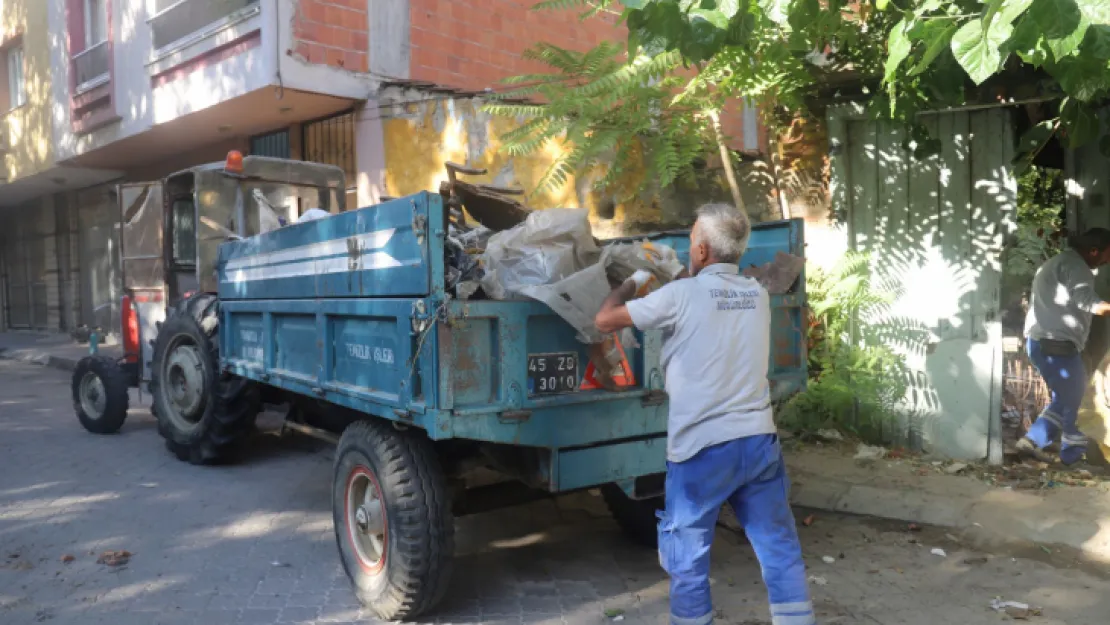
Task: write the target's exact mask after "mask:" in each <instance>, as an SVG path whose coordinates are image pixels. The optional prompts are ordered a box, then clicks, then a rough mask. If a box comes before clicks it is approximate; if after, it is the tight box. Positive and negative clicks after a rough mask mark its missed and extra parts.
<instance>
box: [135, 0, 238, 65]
mask: <svg viewBox="0 0 1110 625" xmlns="http://www.w3.org/2000/svg"><path fill="white" fill-rule="evenodd" d="M154 10H155V14H154V17H152V18H150V31H151V37H152V40H153V48H154V50H155V55H156V56H163V55H166V54H171V53H172V52H173V51H174V50H177V49H180V48H183V47H185V46H188V45H189V44H190V43H192V42H193V41H194V40H199V39H203V38H205V37H208V36H209V35H211V34H213V33H215V32H216V31H219V30H221V29H223V28H226V27H228V26H229V25H231V24H233V23H235V22H238V21H240V20H242V19H246V18H247V17H249V16H250V15H254V14H256V13H257V12H258V11H260V7H259V0H156V1H155V3H154Z"/></svg>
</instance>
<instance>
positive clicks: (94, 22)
mask: <svg viewBox="0 0 1110 625" xmlns="http://www.w3.org/2000/svg"><path fill="white" fill-rule="evenodd" d="M107 1H108V0H85V48H86V49H88V48H91V47H93V46H95V45H97V44H99V43H104V42H105V41H108V7H106V6H105V5H104V3H105V2H107Z"/></svg>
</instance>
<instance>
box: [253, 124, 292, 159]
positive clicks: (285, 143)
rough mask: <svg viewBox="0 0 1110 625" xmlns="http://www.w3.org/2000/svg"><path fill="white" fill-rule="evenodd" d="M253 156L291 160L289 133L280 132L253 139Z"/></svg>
mask: <svg viewBox="0 0 1110 625" xmlns="http://www.w3.org/2000/svg"><path fill="white" fill-rule="evenodd" d="M251 155H252V156H269V157H272V158H289V131H288V130H279V131H277V132H271V133H269V134H265V135H258V136H255V137H251Z"/></svg>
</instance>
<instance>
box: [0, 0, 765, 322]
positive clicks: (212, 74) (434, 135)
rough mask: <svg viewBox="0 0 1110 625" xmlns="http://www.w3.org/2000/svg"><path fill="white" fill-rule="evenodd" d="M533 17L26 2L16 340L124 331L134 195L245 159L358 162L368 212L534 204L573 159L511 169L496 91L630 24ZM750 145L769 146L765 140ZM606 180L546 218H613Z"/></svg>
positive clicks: (11, 76)
mask: <svg viewBox="0 0 1110 625" xmlns="http://www.w3.org/2000/svg"><path fill="white" fill-rule="evenodd" d="M532 4H534V2H532V0H456V1H452V2H445V1H443V0H56V1H51V2H42V1H41V0H22V1H18V0H6V1H5V2H4V3H3V7H4V9H3V11H4V13H3V42H2V43H0V51H3V53H4V55H5V57H6V63H4V65H3V66H4V67H6V68H7V76H6V78H7V79H6V80H4V81H0V83H3V84H5V85H8V90H7V93H8V95H7V97H8V99H9V103H8V106H7V107H5V108H4V109H3V110H7V111H8V113H7V115H6V116H5V118H4V120H3V124H0V128H2V129H3V130H2V132H4V133H6V134H4V135H0V138H3V139H6V140H7V143H0V148H2V147H5V146H6V148H7V149H6V152H5V157H4V159H5V171H6V173H7V176H8V177H7V180H0V233H2V234H0V236H2V237H3V238H0V248H2V253H0V257H2V259H3V261H2V271H0V283H2V287H3V288H2V289H0V298H2V302H3V307H2V309H3V313H0V314H2V320H0V322H2V323H0V325H2V328H0V329H4V330H9V329H26V330H47V331H67V330H71V329H73V328H74V327H76V326H78V325H90V326H100V327H103V328H105V329H110V328H111V327H113V325H114V319H116V318H118V316H117V314H116V313H115V311H114V310H113V307H114V306H118V304H117V303H118V301H119V297H120V295H121V293H120V278H119V241H118V233H117V225H116V224H117V222H118V220H119V208H118V199H117V197H116V195H117V188H116V185H118V184H120V183H127V182H138V181H145V180H153V179H158V178H161V177H164V176H166V175H168V174H170V173H172V172H174V171H178V170H181V169H184V168H187V167H191V166H193V165H197V164H200V163H204V162H210V161H216V160H222V159H223V158H224V157H225V156H226V154H227V152H228V151H229V150H231V149H236V150H240V151H242V152H243V153H245V154H260V155H266V156H275V157H281V158H291V159H302V160H310V161H317V162H325V163H329V164H333V165H338V166H340V167H342V168H343V169H344V171H345V172H346V173H347V180H348V183H347V184H348V202H347V205H348V206H364V205H367V204H371V203H373V202H376V201H378V199H379V198H380V197H381V196H383V195H397V194H401V193H410V192H413V191H418V190H425V189H426V190H433V189H435V188H437V186H438V182H439V180H440V179H442V177H443V172H444V170H443V164H444V162H445V161H447V160H455V161H460V162H466V163H468V164H473V165H477V166H483V167H487V168H488V169H489V170H490V175H489V179H490V180H493V181H496V182H497V183H499V184H507V185H520V186H524V187H525V188H530V183H534V182H535V180H537V179H538V177H539V175H540V174H542V171H543V170H544V169H545V168H546V166H547V165H549V164H550V162H551V161H552V159H553V158H556V157H557V154H550V153H547V154H538V155H535V156H530V157H526V158H521V157H517V158H511V157H509V156H508V155H506V154H503V153H500V152H499V151H498V146H499V141H498V139H497V137H498V135H499V134H500V133H503V132H504V131H506V130H508V127H507V126H506V123H507V122H506V121H505V120H493V119H490V118H489V116H488V115H485V114H484V113H483V112H482V111H481V101H482V94H483V93H486V92H487V90H490V89H494V88H497V87H498V85H499V83H500V81H501V80H502V79H503V78H505V77H508V76H512V75H516V74H520V73H524V72H527V71H530V70H531V69H533V68H531V67H530V66H529V65H528V63H527V62H526V61H525V60H523V59H522V58H521V53H522V52H523V51H524V50H525V49H527V48H528V47H530V46H531V45H533V44H534V43H536V42H538V41H540V40H544V41H549V42H552V43H554V44H556V45H561V46H565V47H578V48H582V49H585V48H586V47H589V46H592V45H594V44H596V43H597V42H599V41H601V40H603V39H605V38H623V37H624V34H623V33H622V32H620V30H619V29H620V28H621V27H620V26H619V25H618V24H616V22H615V20H613V19H604V18H602V19H595V20H590V21H587V22H585V23H583V22H580V21H579V20H578V18H577V15H576V14H575V12H573V11H566V12H554V13H552V12H545V13H537V12H535V11H532V10H530V9H531V6H532ZM17 85H18V86H17ZM13 94H14V95H13ZM0 100H3V94H2V93H0ZM0 104H5V103H4V102H0ZM748 122H754V112H750V119H746V120H743V121H742V122H741V123H739V124H734V128H740V129H743V128H751V127H754V126H749V124H748ZM736 134H737V132H735V131H734V132H733V135H734V136H735V135H736ZM736 141H737V145H738V146H746V147H751V145H752V142H753V137H752V136H751V132H750V130H749V136H748V139H747V141H744V139H743V137H736ZM586 182H587V181H571V182H570V183H568V186H567V188H566V189H564V190H562V191H558V192H553V193H551V194H548V195H546V196H543V197H539V198H538V199H537V206H539V207H547V206H557V205H562V206H593V205H595V204H597V200H596V198H592V197H591V195H590V193H589V192H588V188H587V187H588V186H589V185H588V184H586ZM531 186H534V185H531ZM291 216H293V215H291ZM618 216H619V215H618ZM607 217H608V218H610V220H611V219H612V218H613V215H607ZM649 220H650V218H649Z"/></svg>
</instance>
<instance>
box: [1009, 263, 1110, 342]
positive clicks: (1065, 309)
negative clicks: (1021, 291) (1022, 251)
mask: <svg viewBox="0 0 1110 625" xmlns="http://www.w3.org/2000/svg"><path fill="white" fill-rule="evenodd" d="M1031 300H1032V301H1030V302H1029V312H1028V313H1026V315H1025V336H1027V337H1029V338H1031V339H1034V340H1037V341H1040V340H1044V339H1050V340H1054V341H1070V342H1071V343H1074V344H1075V346H1076V348H1078V349H1079V351H1083V347H1084V346H1085V345H1086V344H1087V335H1088V334H1089V333H1090V331H1091V315H1092V314H1093V313H1094V309H1095V307H1096V306H1098V305H1099V304H1100V303H1102V298H1101V297H1099V295H1098V293H1096V292H1095V274H1094V272H1093V271H1091V268H1090V267H1089V266H1088V265H1087V261H1085V260H1083V257H1082V256H1080V255H1079V252H1076V251H1075V250H1073V249H1068V250H1065V251H1063V252H1060V253H1059V254H1057V255H1056V256H1055V257H1053V258H1050V259H1049V260H1048V262H1046V263H1045V264H1043V265H1041V268H1040V269H1038V270H1037V274H1036V276H1034V277H1033V289H1032V298H1031Z"/></svg>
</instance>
